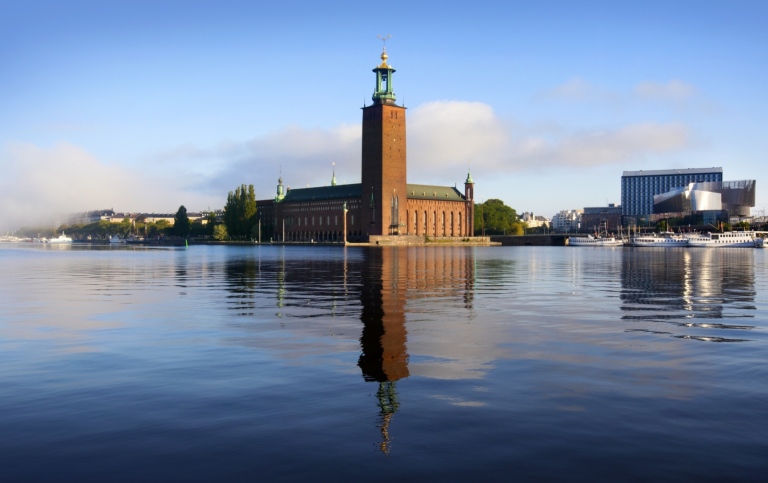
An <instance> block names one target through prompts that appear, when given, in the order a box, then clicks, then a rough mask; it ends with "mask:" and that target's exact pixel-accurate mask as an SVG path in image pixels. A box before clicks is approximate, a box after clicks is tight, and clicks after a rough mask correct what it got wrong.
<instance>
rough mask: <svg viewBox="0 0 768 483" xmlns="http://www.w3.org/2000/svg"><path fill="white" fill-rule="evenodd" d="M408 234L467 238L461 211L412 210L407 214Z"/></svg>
mask: <svg viewBox="0 0 768 483" xmlns="http://www.w3.org/2000/svg"><path fill="white" fill-rule="evenodd" d="M407 218H408V233H412V234H414V235H418V236H425V235H426V236H467V235H468V234H467V233H465V231H466V230H465V228H464V227H465V226H466V222H465V221H464V213H463V212H462V211H445V210H412V211H409V212H408V214H407Z"/></svg>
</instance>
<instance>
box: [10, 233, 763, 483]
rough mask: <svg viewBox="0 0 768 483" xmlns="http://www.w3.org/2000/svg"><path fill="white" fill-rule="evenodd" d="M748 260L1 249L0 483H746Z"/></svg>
mask: <svg viewBox="0 0 768 483" xmlns="http://www.w3.org/2000/svg"><path fill="white" fill-rule="evenodd" d="M766 309H768V250H755V249H730V250H706V249H702V250H693V249H667V250H657V249H610V248H608V249H600V248H565V247H520V248H512V247H510V248H463V247H462V248H450V247H446V248H409V249H363V248H347V249H343V248H340V247H273V246H263V247H258V246H256V247H223V246H216V247H202V246H192V247H189V248H188V249H183V248H181V249H149V248H132V247H120V248H114V247H81V246H77V245H75V246H72V247H55V246H30V245H23V246H22V245H0V388H1V390H0V391H1V392H0V472H1V474H2V476H0V479H2V480H4V481H14V480H41V479H45V480H56V481H62V480H72V481H78V480H80V481H82V480H91V481H96V480H99V481H121V480H125V481H171V480H183V481H225V480H230V481H232V480H247V481H274V480H320V481H366V480H370V481H392V480H393V479H401V480H424V481H466V480H478V479H481V480H483V479H484V480H512V479H516V480H541V479H556V478H557V479H565V478H567V479H570V480H584V481H595V480H603V481H605V480H613V481H615V480H624V481H626V480H646V481H648V480H659V479H662V480H693V479H695V480H722V479H726V478H728V479H740V480H761V479H763V478H764V477H765V475H766V474H767V473H768V364H766V360H768V311H767V310H766Z"/></svg>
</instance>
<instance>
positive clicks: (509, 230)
mask: <svg viewBox="0 0 768 483" xmlns="http://www.w3.org/2000/svg"><path fill="white" fill-rule="evenodd" d="M475 215H480V220H476V221H475V235H482V234H483V229H484V230H485V234H486V235H504V234H506V235H522V234H523V233H524V227H525V225H524V223H523V222H521V221H520V220H519V219H518V217H517V211H515V209H514V208H511V207H509V206H507V205H505V204H504V202H503V201H501V200H497V199H490V200H487V201H485V203H481V204H479V205H478V206H477V207H475Z"/></svg>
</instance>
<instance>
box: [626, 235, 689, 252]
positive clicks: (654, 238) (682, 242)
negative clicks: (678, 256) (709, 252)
mask: <svg viewBox="0 0 768 483" xmlns="http://www.w3.org/2000/svg"><path fill="white" fill-rule="evenodd" d="M629 245H630V246H633V247H659V248H672V247H686V246H688V238H686V237H685V236H683V235H676V234H675V233H673V232H671V231H663V232H661V233H658V234H656V233H653V234H651V235H638V236H635V237H633V238H630V240H629Z"/></svg>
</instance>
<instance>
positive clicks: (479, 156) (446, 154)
mask: <svg viewBox="0 0 768 483" xmlns="http://www.w3.org/2000/svg"><path fill="white" fill-rule="evenodd" d="M409 114H410V116H409V120H408V140H407V143H408V178H409V179H410V180H413V181H414V182H420V181H421V182H426V183H435V182H438V181H440V180H442V181H441V182H443V183H450V180H456V178H457V176H460V175H462V174H465V173H464V171H466V168H467V166H468V164H469V163H471V164H473V165H474V164H476V163H480V164H498V163H500V162H501V161H502V160H503V159H504V157H505V153H506V151H507V150H508V147H509V141H510V138H509V131H508V129H507V127H506V126H505V125H504V124H503V123H502V122H501V121H500V120H499V119H498V118H497V117H496V115H495V114H494V112H493V109H492V108H491V106H489V105H487V104H483V103H480V102H461V101H442V102H429V103H426V104H423V105H421V106H419V107H417V108H415V109H413V110H412V111H411V113H409ZM436 178H437V179H436ZM459 181H461V180H459Z"/></svg>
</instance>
